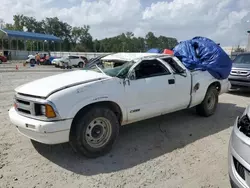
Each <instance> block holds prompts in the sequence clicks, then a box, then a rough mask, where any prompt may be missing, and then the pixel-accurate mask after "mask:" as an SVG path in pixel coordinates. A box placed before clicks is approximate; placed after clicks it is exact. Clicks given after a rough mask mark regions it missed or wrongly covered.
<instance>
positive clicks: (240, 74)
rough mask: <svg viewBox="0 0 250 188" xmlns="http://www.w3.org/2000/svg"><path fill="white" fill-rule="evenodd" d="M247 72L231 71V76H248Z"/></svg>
mask: <svg viewBox="0 0 250 188" xmlns="http://www.w3.org/2000/svg"><path fill="white" fill-rule="evenodd" d="M249 74H250V72H249V71H241V70H232V71H231V75H237V76H247V75H249Z"/></svg>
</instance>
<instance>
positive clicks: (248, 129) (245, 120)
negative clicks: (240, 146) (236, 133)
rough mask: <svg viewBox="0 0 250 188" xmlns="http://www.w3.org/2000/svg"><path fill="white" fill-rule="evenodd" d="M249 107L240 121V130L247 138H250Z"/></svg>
mask: <svg viewBox="0 0 250 188" xmlns="http://www.w3.org/2000/svg"><path fill="white" fill-rule="evenodd" d="M249 107H250V106H248V107H247V108H246V110H245V111H244V113H243V115H242V116H241V117H240V118H239V120H238V128H239V130H240V131H241V132H242V133H244V134H245V135H246V136H249V137H250V119H249V115H248V112H249Z"/></svg>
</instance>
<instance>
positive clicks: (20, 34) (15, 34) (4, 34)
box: [0, 29, 61, 42]
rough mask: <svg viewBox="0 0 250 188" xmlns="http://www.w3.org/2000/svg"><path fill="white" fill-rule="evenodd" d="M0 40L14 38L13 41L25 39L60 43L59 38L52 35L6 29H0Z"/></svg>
mask: <svg viewBox="0 0 250 188" xmlns="http://www.w3.org/2000/svg"><path fill="white" fill-rule="evenodd" d="M0 38H15V39H26V40H40V41H44V40H47V41H54V42H58V41H61V39H60V38H59V37H56V36H54V35H46V34H41V33H32V32H25V31H14V30H7V29H0Z"/></svg>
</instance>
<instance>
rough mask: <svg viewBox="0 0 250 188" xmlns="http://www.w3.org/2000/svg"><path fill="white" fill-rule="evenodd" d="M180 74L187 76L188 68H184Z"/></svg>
mask: <svg viewBox="0 0 250 188" xmlns="http://www.w3.org/2000/svg"><path fill="white" fill-rule="evenodd" d="M180 74H181V75H182V76H184V77H187V70H186V69H183V71H182V72H181V73H180Z"/></svg>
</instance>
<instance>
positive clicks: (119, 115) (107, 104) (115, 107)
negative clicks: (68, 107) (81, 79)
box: [70, 101, 122, 136]
mask: <svg viewBox="0 0 250 188" xmlns="http://www.w3.org/2000/svg"><path fill="white" fill-rule="evenodd" d="M94 107H106V108H109V109H110V110H112V111H113V112H114V113H115V115H116V117H117V118H118V121H119V122H120V123H121V122H122V111H121V108H120V106H119V105H118V104H116V103H115V102H112V101H102V102H96V103H92V104H89V105H87V106H84V107H83V108H82V109H80V110H79V111H78V112H77V114H76V115H75V117H74V118H73V121H72V125H71V129H70V135H71V136H72V133H73V134H74V132H75V128H76V127H75V126H74V125H75V121H76V120H77V119H78V117H79V116H80V115H81V114H82V113H83V112H86V111H88V110H90V109H91V108H94Z"/></svg>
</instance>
